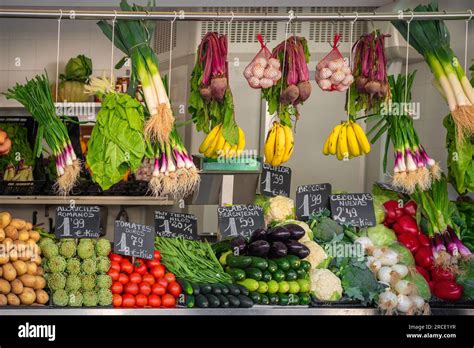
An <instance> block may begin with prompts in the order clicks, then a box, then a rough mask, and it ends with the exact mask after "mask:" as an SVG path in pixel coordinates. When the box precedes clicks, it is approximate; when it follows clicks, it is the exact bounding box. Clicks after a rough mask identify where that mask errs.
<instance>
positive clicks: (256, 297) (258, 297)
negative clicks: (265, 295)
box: [249, 291, 262, 303]
mask: <svg viewBox="0 0 474 348" xmlns="http://www.w3.org/2000/svg"><path fill="white" fill-rule="evenodd" d="M249 297H250V298H251V299H252V301H253V303H260V301H261V300H262V295H261V294H259V293H258V292H256V291H253V292H251V293H250V294H249Z"/></svg>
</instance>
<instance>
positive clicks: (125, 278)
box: [118, 273, 128, 285]
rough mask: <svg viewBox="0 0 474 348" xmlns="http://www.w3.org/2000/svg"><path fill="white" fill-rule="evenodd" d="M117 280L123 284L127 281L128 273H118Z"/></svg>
mask: <svg viewBox="0 0 474 348" xmlns="http://www.w3.org/2000/svg"><path fill="white" fill-rule="evenodd" d="M118 281H119V282H120V283H122V284H123V285H125V284H127V283H128V275H126V274H125V273H120V275H119V277H118Z"/></svg>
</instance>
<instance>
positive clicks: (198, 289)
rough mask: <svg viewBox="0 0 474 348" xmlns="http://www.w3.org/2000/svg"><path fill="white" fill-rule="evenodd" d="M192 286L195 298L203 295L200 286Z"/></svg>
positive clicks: (194, 284) (193, 284) (192, 284)
mask: <svg viewBox="0 0 474 348" xmlns="http://www.w3.org/2000/svg"><path fill="white" fill-rule="evenodd" d="M191 286H192V287H193V295H194V296H197V295H199V294H200V293H201V289H200V288H199V284H196V283H191Z"/></svg>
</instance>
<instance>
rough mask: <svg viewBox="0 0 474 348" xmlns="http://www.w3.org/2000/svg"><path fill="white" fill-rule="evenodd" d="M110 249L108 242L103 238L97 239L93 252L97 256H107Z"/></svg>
mask: <svg viewBox="0 0 474 348" xmlns="http://www.w3.org/2000/svg"><path fill="white" fill-rule="evenodd" d="M111 250H112V248H111V246H110V242H109V240H108V239H105V238H101V239H99V240H98V241H97V244H96V245H95V252H96V253H97V255H98V256H109V254H110V251H111Z"/></svg>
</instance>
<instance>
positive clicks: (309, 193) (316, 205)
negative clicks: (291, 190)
mask: <svg viewBox="0 0 474 348" xmlns="http://www.w3.org/2000/svg"><path fill="white" fill-rule="evenodd" d="M330 194H331V184H314V185H302V186H298V188H297V189H296V216H297V217H298V219H299V220H303V221H305V220H308V218H309V217H310V216H311V215H312V214H318V213H320V212H321V211H323V210H324V209H328V208H329V195H330Z"/></svg>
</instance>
